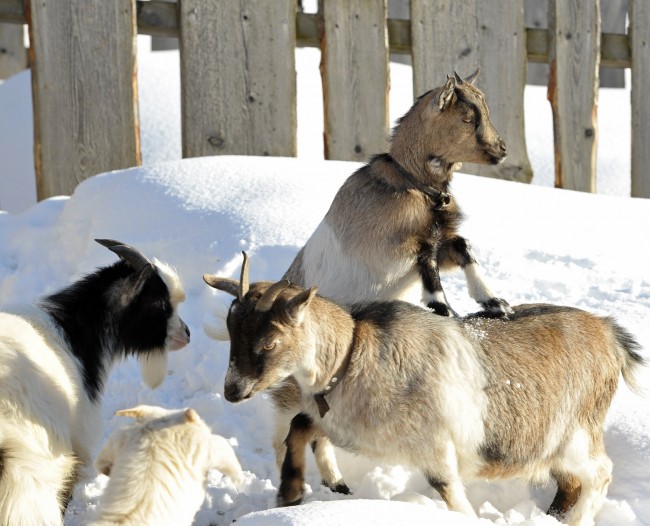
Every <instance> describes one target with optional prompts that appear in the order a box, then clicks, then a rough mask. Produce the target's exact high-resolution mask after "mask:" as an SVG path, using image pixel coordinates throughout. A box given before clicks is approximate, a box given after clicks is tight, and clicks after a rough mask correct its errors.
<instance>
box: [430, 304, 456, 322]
mask: <svg viewBox="0 0 650 526" xmlns="http://www.w3.org/2000/svg"><path fill="white" fill-rule="evenodd" d="M427 307H428V308H430V309H431V310H433V313H434V314H437V315H438V316H446V317H447V318H453V317H454V314H453V311H452V310H451V308H450V307H449V305H446V304H444V303H440V302H439V301H432V302H430V303H428V304H427Z"/></svg>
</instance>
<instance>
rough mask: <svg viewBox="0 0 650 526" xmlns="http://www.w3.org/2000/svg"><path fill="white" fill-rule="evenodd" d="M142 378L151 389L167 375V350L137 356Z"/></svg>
mask: <svg viewBox="0 0 650 526" xmlns="http://www.w3.org/2000/svg"><path fill="white" fill-rule="evenodd" d="M139 362H140V370H141V373H142V380H144V383H145V384H147V385H148V386H149V387H150V388H151V389H155V388H156V387H158V386H159V385H160V384H161V383H162V382H163V380H164V379H165V376H166V375H167V352H165V351H162V350H161V351H157V352H152V353H149V354H145V355H143V356H141V357H140V358H139Z"/></svg>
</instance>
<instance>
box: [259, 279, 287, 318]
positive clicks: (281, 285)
mask: <svg viewBox="0 0 650 526" xmlns="http://www.w3.org/2000/svg"><path fill="white" fill-rule="evenodd" d="M288 286H289V282H288V281H287V280H286V279H283V280H282V281H278V282H277V283H274V284H273V285H271V286H270V287H269V288H268V289H266V292H265V293H264V294H262V297H261V298H260V299H259V301H258V302H257V305H255V310H256V311H257V312H268V311H269V310H271V307H273V302H274V301H275V300H276V299H277V297H278V296H279V295H280V293H281V292H282V291H283V290H284V289H286V288H287V287H288Z"/></svg>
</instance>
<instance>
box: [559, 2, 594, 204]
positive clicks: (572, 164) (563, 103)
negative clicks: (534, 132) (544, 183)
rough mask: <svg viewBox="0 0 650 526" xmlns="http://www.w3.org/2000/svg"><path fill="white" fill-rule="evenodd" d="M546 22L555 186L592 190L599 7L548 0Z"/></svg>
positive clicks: (590, 3)
mask: <svg viewBox="0 0 650 526" xmlns="http://www.w3.org/2000/svg"><path fill="white" fill-rule="evenodd" d="M548 22H549V63H550V78H549V84H548V98H549V100H550V101H551V107H552V109H553V135H554V140H555V186H557V187H560V188H567V189H570V190H581V191H583V192H595V191H596V142H597V115H596V111H597V103H598V68H599V65H600V9H599V3H598V2H583V1H582V0H571V1H567V0H550V2H549V19H548Z"/></svg>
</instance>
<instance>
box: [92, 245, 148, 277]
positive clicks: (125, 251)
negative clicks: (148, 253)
mask: <svg viewBox="0 0 650 526" xmlns="http://www.w3.org/2000/svg"><path fill="white" fill-rule="evenodd" d="M95 241H97V243H99V244H100V245H103V246H105V247H106V248H107V249H108V250H110V251H111V252H114V253H115V254H117V255H118V256H119V257H120V259H122V260H124V261H125V262H126V263H128V264H129V265H131V267H133V268H134V269H135V270H140V269H141V268H143V267H145V266H147V265H152V263H151V261H149V260H148V259H147V258H146V257H144V256H143V255H142V253H141V252H140V251H139V250H138V249H136V248H133V247H132V246H130V245H127V244H126V243H122V242H121V241H115V240H113V239H95Z"/></svg>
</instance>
